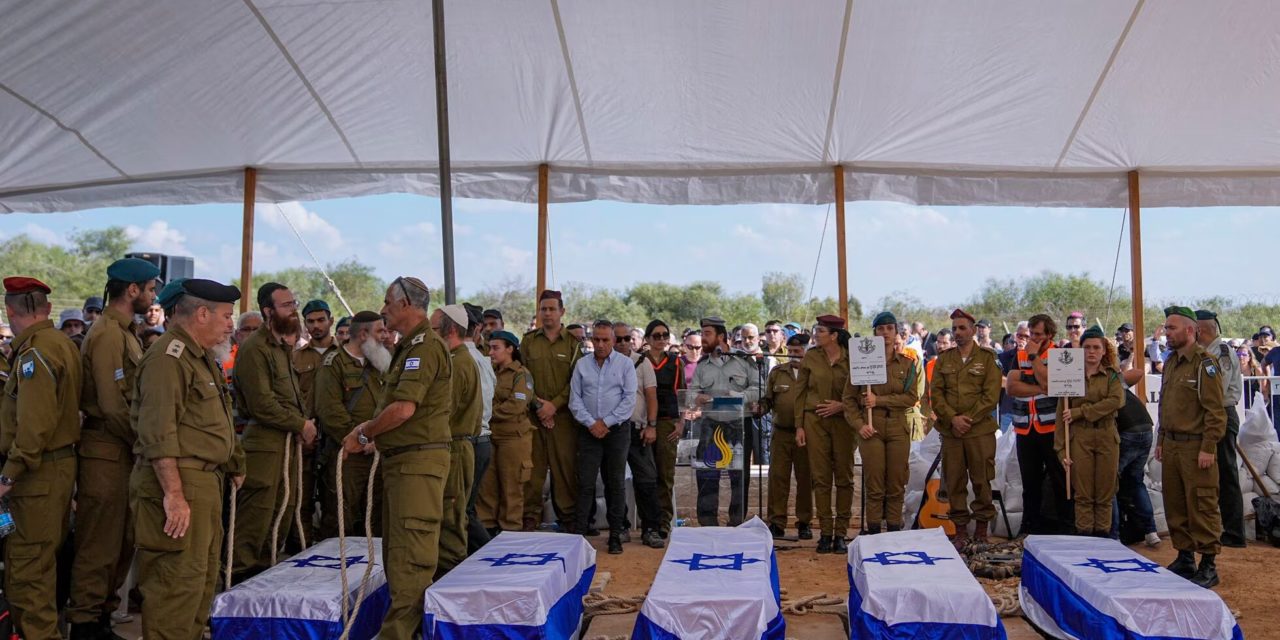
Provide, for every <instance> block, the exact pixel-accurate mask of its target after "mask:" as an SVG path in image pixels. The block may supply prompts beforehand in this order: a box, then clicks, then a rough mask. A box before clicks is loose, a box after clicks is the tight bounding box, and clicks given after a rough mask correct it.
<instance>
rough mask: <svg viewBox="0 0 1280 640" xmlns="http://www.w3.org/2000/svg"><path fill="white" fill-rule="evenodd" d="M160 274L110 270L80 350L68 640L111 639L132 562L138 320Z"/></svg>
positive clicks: (136, 262)
mask: <svg viewBox="0 0 1280 640" xmlns="http://www.w3.org/2000/svg"><path fill="white" fill-rule="evenodd" d="M158 277H160V268H159V267H157V266H155V265H154V264H152V263H150V262H148V261H146V260H140V259H138V258H125V259H123V260H117V261H115V262H113V263H111V266H109V267H107V286H106V292H105V298H106V300H107V304H106V310H105V312H104V313H103V315H102V317H101V318H100V319H99V320H98V321H97V322H94V323H93V326H92V327H90V328H89V334H88V335H87V336H85V339H84V344H83V345H81V362H82V363H83V365H84V386H83V389H82V390H81V393H80V409H81V411H83V412H84V416H85V417H84V422H83V429H82V431H81V434H80V445H79V447H77V454H78V458H79V471H78V476H79V481H78V482H77V483H76V534H77V535H76V537H75V545H76V556H75V560H74V561H73V562H72V565H71V604H70V606H68V607H67V621H68V622H70V623H71V640H81V639H84V640H96V639H97V638H100V637H103V638H105V637H110V635H111V612H113V611H115V610H116V608H117V607H118V606H119V604H120V598H119V597H118V596H117V595H116V592H117V591H119V589H120V585H121V584H123V583H124V578H125V575H126V574H128V572H129V565H130V564H131V563H132V562H133V535H132V532H131V531H129V473H130V471H131V470H132V469H133V441H134V436H133V429H132V428H131V427H130V425H129V404H130V403H131V402H133V397H134V392H135V387H134V383H135V381H136V375H137V371H138V363H139V362H141V361H142V342H141V341H139V340H138V334H137V326H136V325H135V323H134V316H135V315H138V314H142V313H145V312H146V310H147V308H148V307H150V306H151V303H152V302H154V301H155V298H156V278H158Z"/></svg>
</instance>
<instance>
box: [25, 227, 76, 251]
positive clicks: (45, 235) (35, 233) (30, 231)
mask: <svg viewBox="0 0 1280 640" xmlns="http://www.w3.org/2000/svg"><path fill="white" fill-rule="evenodd" d="M22 233H25V234H26V235H27V236H29V237H30V238H31V239H32V240H35V241H36V242H43V243H45V244H56V245H61V246H66V244H67V239H66V238H64V237H63V236H61V235H59V234H58V232H56V231H54V230H52V229H49V228H48V227H42V226H40V225H38V224H36V223H34V222H28V223H27V224H26V225H25V226H23V227H22Z"/></svg>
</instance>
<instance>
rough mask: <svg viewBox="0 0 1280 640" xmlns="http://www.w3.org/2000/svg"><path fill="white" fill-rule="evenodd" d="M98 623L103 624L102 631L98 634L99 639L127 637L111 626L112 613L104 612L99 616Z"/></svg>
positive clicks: (123, 638) (121, 638)
mask: <svg viewBox="0 0 1280 640" xmlns="http://www.w3.org/2000/svg"><path fill="white" fill-rule="evenodd" d="M98 624H100V625H102V632H101V633H100V634H99V635H98V640H125V637H124V636H122V635H119V634H117V633H116V632H115V630H114V629H112V628H111V614H110V613H104V614H102V615H101V616H99V617H98Z"/></svg>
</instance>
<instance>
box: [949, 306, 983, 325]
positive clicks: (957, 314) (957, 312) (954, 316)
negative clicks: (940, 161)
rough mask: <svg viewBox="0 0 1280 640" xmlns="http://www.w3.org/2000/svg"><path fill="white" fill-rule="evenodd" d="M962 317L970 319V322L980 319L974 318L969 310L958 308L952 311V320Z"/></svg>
mask: <svg viewBox="0 0 1280 640" xmlns="http://www.w3.org/2000/svg"><path fill="white" fill-rule="evenodd" d="M961 318H964V319H965V320H968V321H969V322H974V323H976V322H977V321H978V319H977V318H974V317H973V316H971V315H969V312H968V311H965V310H964V309H956V310H955V311H952V312H951V319H952V320H959V319H961Z"/></svg>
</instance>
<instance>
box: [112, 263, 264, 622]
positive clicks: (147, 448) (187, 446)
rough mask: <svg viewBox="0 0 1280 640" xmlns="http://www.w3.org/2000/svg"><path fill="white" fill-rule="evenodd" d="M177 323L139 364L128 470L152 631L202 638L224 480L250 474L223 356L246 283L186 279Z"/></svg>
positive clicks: (215, 568) (218, 552)
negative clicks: (134, 460) (242, 285)
mask: <svg viewBox="0 0 1280 640" xmlns="http://www.w3.org/2000/svg"><path fill="white" fill-rule="evenodd" d="M180 286H181V294H180V295H178V296H177V299H176V304H175V305H174V306H172V307H171V308H172V309H173V311H174V313H173V314H172V315H170V319H171V320H170V325H169V330H168V331H167V332H165V334H164V336H162V337H161V338H160V339H159V341H157V342H156V344H155V345H153V346H154V348H152V349H150V350H148V351H147V352H146V354H145V355H144V356H143V358H142V361H141V362H140V363H139V364H138V382H137V398H136V399H135V401H134V403H133V408H132V424H133V430H134V435H135V436H136V438H137V440H136V442H135V444H134V453H135V454H136V455H137V456H138V458H139V461H138V464H137V466H135V467H134V468H133V473H132V476H131V477H130V479H129V489H130V493H131V496H130V501H131V505H132V508H133V518H134V520H133V528H134V535H135V537H136V542H137V545H138V588H139V590H141V592H142V598H143V602H142V624H143V629H142V631H143V635H144V636H145V637H147V638H159V639H164V640H168V639H171V638H172V639H175V640H176V639H181V640H194V639H196V638H199V637H200V636H201V634H202V633H203V632H204V628H205V623H206V622H207V621H208V619H209V607H210V605H211V604H212V603H213V594H214V591H215V588H216V586H217V582H218V574H219V569H220V567H221V564H222V563H221V558H222V536H223V529H222V488H223V483H224V478H225V476H226V475H230V476H231V481H232V482H233V483H234V484H235V485H236V486H239V485H240V484H241V483H242V482H243V480H244V475H243V474H244V452H243V450H241V449H240V445H239V443H238V442H237V441H236V434H235V428H234V426H233V425H232V421H231V394H230V392H229V390H228V388H227V384H226V379H225V377H224V376H223V373H222V368H221V365H220V364H219V360H221V359H223V358H226V357H227V355H228V354H229V353H230V351H231V332H232V330H233V327H234V318H235V308H234V307H233V306H232V303H233V302H235V301H236V300H239V299H240V290H239V289H237V288H236V287H233V286H226V285H222V284H219V283H217V282H213V281H211V280H198V279H192V280H186V281H184V282H183V283H182V284H181V285H180Z"/></svg>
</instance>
